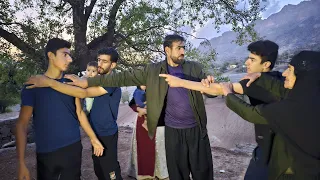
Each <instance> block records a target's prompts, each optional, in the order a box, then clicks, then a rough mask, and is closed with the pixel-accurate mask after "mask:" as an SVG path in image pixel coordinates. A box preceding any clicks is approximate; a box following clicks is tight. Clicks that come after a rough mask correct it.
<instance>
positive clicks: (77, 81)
mask: <svg viewBox="0 0 320 180" xmlns="http://www.w3.org/2000/svg"><path fill="white" fill-rule="evenodd" d="M64 77H65V78H66V79H70V80H71V81H72V82H67V84H69V85H73V86H78V87H82V88H87V87H88V80H87V78H80V77H79V76H77V75H75V74H66V75H65V76H64Z"/></svg>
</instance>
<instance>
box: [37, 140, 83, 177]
mask: <svg viewBox="0 0 320 180" xmlns="http://www.w3.org/2000/svg"><path fill="white" fill-rule="evenodd" d="M81 158H82V144H81V142H80V141H78V142H76V143H73V144H71V145H68V146H66V147H63V148H60V149H58V150H56V151H54V152H50V153H37V179H38V180H80V176H81Z"/></svg>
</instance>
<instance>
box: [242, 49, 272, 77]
mask: <svg viewBox="0 0 320 180" xmlns="http://www.w3.org/2000/svg"><path fill="white" fill-rule="evenodd" d="M261 60H262V59H261V56H259V55H256V54H253V53H250V54H249V57H248V59H247V60H246V62H245V65H246V66H247V73H257V72H268V71H269V67H270V62H269V61H267V62H264V63H262V64H261Z"/></svg>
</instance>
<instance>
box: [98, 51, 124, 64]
mask: <svg viewBox="0 0 320 180" xmlns="http://www.w3.org/2000/svg"><path fill="white" fill-rule="evenodd" d="M100 55H109V56H110V60H111V62H114V63H116V62H118V59H119V54H118V52H117V50H115V49H114V48H112V47H108V48H102V49H100V50H99V51H98V56H100Z"/></svg>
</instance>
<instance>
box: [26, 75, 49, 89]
mask: <svg viewBox="0 0 320 180" xmlns="http://www.w3.org/2000/svg"><path fill="white" fill-rule="evenodd" d="M50 80H51V79H50V78H48V77H46V76H44V75H36V76H31V77H30V78H29V79H28V80H27V81H26V82H25V83H24V84H25V85H28V84H31V85H30V86H27V87H26V88H27V89H32V88H37V87H50Z"/></svg>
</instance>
